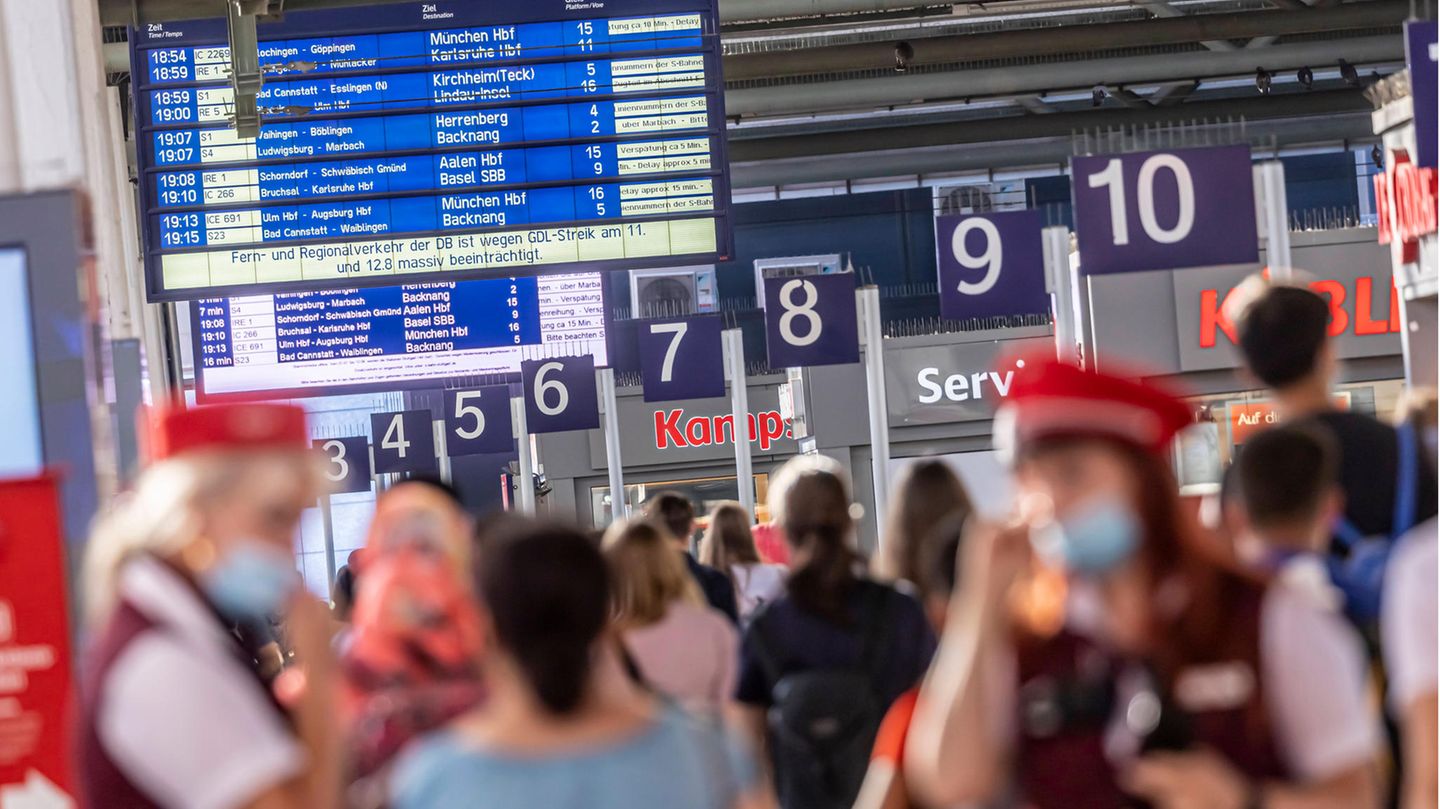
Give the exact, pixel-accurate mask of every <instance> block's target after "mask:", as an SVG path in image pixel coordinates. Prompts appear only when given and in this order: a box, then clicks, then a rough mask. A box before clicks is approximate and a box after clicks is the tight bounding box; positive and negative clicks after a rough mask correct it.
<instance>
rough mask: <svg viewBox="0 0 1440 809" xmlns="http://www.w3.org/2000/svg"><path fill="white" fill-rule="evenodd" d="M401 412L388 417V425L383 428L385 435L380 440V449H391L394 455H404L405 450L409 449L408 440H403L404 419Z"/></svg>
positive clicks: (402, 456) (401, 456)
mask: <svg viewBox="0 0 1440 809" xmlns="http://www.w3.org/2000/svg"><path fill="white" fill-rule="evenodd" d="M403 415H404V414H402V413H396V414H395V415H394V416H393V417H391V419H390V426H389V427H387V428H385V437H384V438H382V439H381V440H380V447H381V449H393V450H395V455H396V456H397V457H400V458H404V457H405V450H408V449H410V442H409V441H406V440H405V419H404V418H403Z"/></svg>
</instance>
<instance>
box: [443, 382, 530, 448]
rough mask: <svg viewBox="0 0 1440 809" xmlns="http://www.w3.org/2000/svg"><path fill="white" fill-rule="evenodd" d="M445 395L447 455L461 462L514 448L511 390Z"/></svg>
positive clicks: (499, 387) (491, 387)
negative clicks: (469, 457)
mask: <svg viewBox="0 0 1440 809" xmlns="http://www.w3.org/2000/svg"><path fill="white" fill-rule="evenodd" d="M444 395H445V454H446V455H449V456H450V457H452V458H458V457H460V456H463V455H479V454H481V453H486V452H509V451H510V450H511V449H513V448H514V446H515V439H514V435H513V427H511V422H510V386H508V385H489V386H486V387H483V388H470V389H466V390H447V391H445V394H444Z"/></svg>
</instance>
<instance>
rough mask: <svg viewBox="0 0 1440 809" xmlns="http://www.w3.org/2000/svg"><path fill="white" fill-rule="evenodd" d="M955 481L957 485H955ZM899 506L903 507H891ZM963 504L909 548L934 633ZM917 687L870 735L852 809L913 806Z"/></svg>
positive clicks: (912, 491)
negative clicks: (908, 767) (909, 760)
mask: <svg viewBox="0 0 1440 809" xmlns="http://www.w3.org/2000/svg"><path fill="white" fill-rule="evenodd" d="M957 482H958V481H957ZM901 491H905V492H908V494H907V495H906V496H910V497H913V496H917V495H918V494H919V491H920V490H919V489H916V488H908V489H905V488H902V489H901ZM896 505H897V507H900V508H903V507H904V504H903V503H897V504H896ZM970 514H971V511H970V508H969V503H968V502H967V503H966V506H965V508H963V509H960V510H957V511H955V512H954V513H952V514H950V515H949V516H947V517H943V518H941V519H938V520H937V521H936V522H937V524H936V526H935V528H934V529H933V530H931V531H930V532H929V533H928V534H925V535H924V536H922V537H921V538H920V542H918V543H916V544H915V545H914V547H913V553H914V556H915V557H916V558H917V567H916V568H915V570H914V573H913V576H914V578H913V579H912V581H913V582H914V583H915V591H916V595H917V596H918V597H919V599H920V603H921V604H923V605H924V606H925V613H926V615H927V616H929V618H930V624H931V625H932V626H934V627H935V631H936V632H943V631H944V630H945V615H946V613H947V612H948V607H949V604H950V598H951V595H952V593H953V592H954V590H955V579H956V565H957V563H958V558H959V556H960V541H961V539H962V537H963V535H964V531H965V523H966V521H967V520H969V519H970ZM919 696H920V689H919V688H918V687H916V688H912V689H910V690H909V691H906V692H905V693H904V694H902V695H901V696H900V698H899V699H897V700H895V704H893V705H891V706H890V710H889V711H888V712H887V713H886V714H885V720H884V721H883V722H881V723H880V731H879V732H878V733H877V734H876V736H875V749H874V750H873V751H871V753H870V769H869V770H868V771H866V773H865V783H864V784H862V785H861V787H860V797H859V798H858V799H857V800H856V801H855V809H912V807H915V806H918V805H919V802H918V801H916V800H915V797H914V796H913V795H911V794H910V790H909V788H908V787H907V786H906V784H905V768H904V764H905V743H906V741H907V740H908V739H909V737H910V723H911V721H912V720H913V719H914V717H915V703H916V701H917V700H918V699H919Z"/></svg>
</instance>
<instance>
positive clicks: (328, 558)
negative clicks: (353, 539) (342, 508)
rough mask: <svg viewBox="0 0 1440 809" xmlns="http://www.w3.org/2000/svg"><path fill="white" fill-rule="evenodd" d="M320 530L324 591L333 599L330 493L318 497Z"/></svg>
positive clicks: (332, 532) (333, 536) (332, 521)
mask: <svg viewBox="0 0 1440 809" xmlns="http://www.w3.org/2000/svg"><path fill="white" fill-rule="evenodd" d="M320 528H321V534H322V536H324V538H325V590H326V592H328V593H329V594H330V597H331V598H332V599H333V598H334V597H335V519H334V515H333V514H332V513H331V511H330V493H329V492H326V493H324V494H322V495H320Z"/></svg>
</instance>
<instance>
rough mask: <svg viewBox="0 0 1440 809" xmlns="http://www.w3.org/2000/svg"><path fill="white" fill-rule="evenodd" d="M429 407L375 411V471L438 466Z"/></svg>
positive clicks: (372, 417)
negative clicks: (394, 411) (397, 410)
mask: <svg viewBox="0 0 1440 809" xmlns="http://www.w3.org/2000/svg"><path fill="white" fill-rule="evenodd" d="M430 425H431V419H430V411H429V410H403V411H400V412H398V413H372V414H371V415H370V434H371V436H372V437H373V439H374V441H375V472H376V473H377V474H387V473H392V472H424V471H432V470H434V469H436V468H437V466H438V462H437V460H436V458H435V432H434V429H433V428H432V427H431V426H430Z"/></svg>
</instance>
